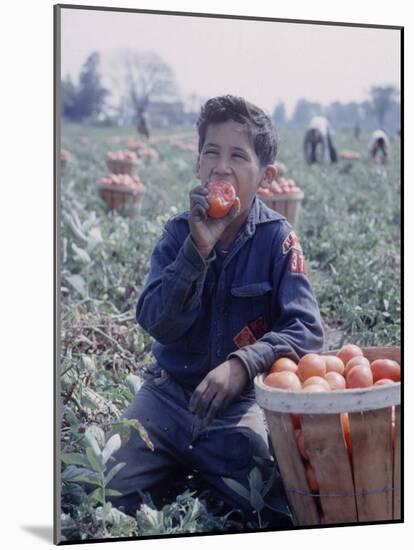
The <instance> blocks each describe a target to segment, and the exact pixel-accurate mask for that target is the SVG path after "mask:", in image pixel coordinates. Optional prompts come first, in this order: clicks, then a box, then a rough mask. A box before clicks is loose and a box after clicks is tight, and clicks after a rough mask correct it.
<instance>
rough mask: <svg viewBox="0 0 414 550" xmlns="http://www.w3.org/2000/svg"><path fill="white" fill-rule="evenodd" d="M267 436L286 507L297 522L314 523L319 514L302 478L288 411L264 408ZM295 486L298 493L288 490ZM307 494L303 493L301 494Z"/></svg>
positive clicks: (303, 477) (302, 466) (302, 473)
mask: <svg viewBox="0 0 414 550" xmlns="http://www.w3.org/2000/svg"><path fill="white" fill-rule="evenodd" d="M265 414H266V421H267V424H268V426H269V432H270V438H271V440H272V445H273V448H274V451H275V454H276V460H277V463H278V466H279V468H280V472H281V474H282V479H283V483H284V485H285V489H286V494H287V497H288V500H289V504H290V508H291V510H292V513H293V515H294V518H295V523H296V524H298V525H316V524H318V523H319V521H320V520H319V514H318V510H317V507H316V503H315V501H314V498H313V497H312V496H311V495H310V489H309V486H308V481H307V478H306V471H305V467H304V464H303V462H302V458H301V456H300V454H299V450H298V447H297V444H296V438H295V432H294V429H293V424H292V418H291V416H290V414H279V413H275V412H273V411H265ZM291 489H297V490H299V492H295V491H292V490H291ZM301 492H303V493H309V496H308V495H307V494H301Z"/></svg>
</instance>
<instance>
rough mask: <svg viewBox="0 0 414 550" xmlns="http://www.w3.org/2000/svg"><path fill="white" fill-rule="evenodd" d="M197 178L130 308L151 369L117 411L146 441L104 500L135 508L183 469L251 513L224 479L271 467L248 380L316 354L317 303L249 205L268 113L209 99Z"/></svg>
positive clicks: (266, 221)
mask: <svg viewBox="0 0 414 550" xmlns="http://www.w3.org/2000/svg"><path fill="white" fill-rule="evenodd" d="M197 126H198V133H199V155H198V161H197V174H198V177H199V179H200V180H201V184H200V185H199V186H197V187H196V188H195V189H193V190H192V191H191V192H190V210H189V212H185V213H183V214H180V215H177V216H175V217H174V218H172V219H171V220H169V221H168V222H167V224H166V227H165V230H164V233H163V235H162V236H161V238H160V240H159V241H158V243H157V245H156V247H155V249H154V252H153V255H152V260H151V269H150V273H149V276H148V279H147V281H146V285H145V288H144V290H143V292H142V294H141V296H140V298H139V301H138V304H137V321H138V323H139V324H140V325H141V326H142V327H143V328H144V329H145V330H147V331H148V332H149V334H151V335H152V336H153V337H154V339H155V344H154V346H153V355H154V356H155V359H156V362H155V364H154V365H152V366H151V367H150V368H149V369H148V371H147V373H146V381H145V383H144V384H143V386H142V387H141V388H140V389H139V390H138V392H137V394H136V395H135V398H134V401H133V402H132V404H131V406H130V407H129V408H128V410H127V411H126V412H125V414H124V416H126V417H127V418H137V419H139V420H140V422H141V423H142V424H143V425H144V427H145V428H146V430H147V431H148V434H149V438H150V439H151V441H152V443H153V444H154V447H155V450H154V451H153V452H152V451H151V450H150V449H148V447H147V446H146V445H145V443H144V442H143V441H142V440H141V439H140V437H139V436H138V434H136V433H134V434H133V435H132V437H131V439H130V440H129V442H128V443H127V445H126V446H125V447H123V448H121V449H120V450H119V451H118V453H117V455H116V461H117V462H126V464H127V465H126V466H125V467H124V468H122V469H121V471H120V472H119V474H118V475H117V476H116V477H115V478H114V479H113V480H112V483H111V485H110V487H111V488H113V489H116V490H118V491H120V492H122V493H123V497H119V498H112V500H113V503H114V505H116V506H120V505H123V506H124V507H125V509H126V510H127V511H130V512H132V513H134V510H135V509H136V508H137V506H138V505H139V496H138V493H137V489H141V490H147V489H150V488H151V487H153V486H154V485H155V484H159V483H161V482H163V481H164V482H165V483H166V484H168V480H169V478H171V476H173V475H174V472H175V471H176V469H177V468H178V467H179V466H180V465H181V466H182V465H184V466H186V467H188V468H189V469H190V468H192V469H196V470H197V471H198V472H199V473H200V474H201V475H202V476H203V478H204V479H205V480H206V481H207V483H209V484H210V485H211V486H212V487H213V488H215V490H216V491H217V493H218V494H219V495H220V496H221V498H222V499H223V500H225V501H226V502H227V503H229V504H230V505H231V506H233V507H238V508H242V509H244V510H246V511H247V512H251V510H252V508H251V506H250V504H249V502H248V501H247V500H246V499H245V498H243V497H241V496H240V495H238V494H237V493H235V492H234V491H233V490H232V489H230V487H229V486H228V485H227V484H226V483H225V482H224V481H223V477H224V478H225V477H227V478H229V477H230V478H233V479H235V480H237V481H238V482H240V483H242V484H244V485H245V486H247V485H248V483H247V478H248V474H249V472H250V470H251V469H252V468H253V466H254V465H255V463H256V462H255V460H254V459H253V457H259V458H260V459H261V460H260V463H261V464H262V466H261V467H262V470H263V477H264V479H267V478H269V476H270V473H271V471H272V469H273V462H272V457H271V454H270V452H269V447H268V441H267V434H266V430H265V426H264V422H263V417H262V415H261V411H260V408H259V407H258V405H257V404H256V403H255V394H254V386H253V378H254V377H255V375H256V374H257V373H260V372H265V371H267V370H268V369H269V368H270V366H271V364H272V363H273V362H274V361H275V360H276V359H277V358H278V357H281V356H288V357H291V358H293V359H296V360H298V358H299V357H300V356H302V355H303V354H305V353H307V352H311V351H314V352H317V351H320V350H321V348H322V342H323V333H322V325H321V320H320V315H319V310H318V306H317V302H316V300H315V297H314V294H313V291H312V289H311V286H310V284H309V281H308V279H307V276H306V270H305V265H304V260H303V255H302V250H301V247H300V244H299V241H298V239H297V237H296V235H295V234H294V232H293V231H292V228H291V226H290V225H289V224H288V223H287V221H286V220H285V218H283V217H282V216H280V215H279V214H277V213H275V212H273V211H272V210H270V209H268V208H267V207H266V206H265V205H264V204H263V203H262V202H261V201H259V200H258V199H257V198H256V191H257V189H258V187H259V186H268V185H270V183H271V182H272V180H273V178H274V175H275V170H276V169H275V167H274V166H273V163H274V161H275V157H276V138H275V132H274V128H273V126H272V123H271V121H270V119H269V117H268V116H267V115H266V114H265V113H264V112H263V111H262V110H261V109H259V108H258V107H256V106H254V105H252V104H251V103H248V102H247V101H245V100H244V99H242V98H238V97H234V96H223V97H216V98H213V99H210V100H209V101H207V103H206V104H205V106H204V107H203V108H202V111H201V114H200V117H199V120H198V123H197ZM223 179H224V180H226V181H227V182H229V183H230V184H231V185H233V186H234V188H235V191H236V195H237V197H238V199H236V203H235V205H234V206H233V208H232V209H231V210H230V212H229V213H228V214H227V215H226V216H225V217H224V218H211V217H209V216H208V214H207V209H208V206H209V205H208V202H207V200H206V196H207V190H206V185H207V183H208V182H209V181H218V180H223Z"/></svg>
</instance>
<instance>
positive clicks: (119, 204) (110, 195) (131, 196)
mask: <svg viewBox="0 0 414 550" xmlns="http://www.w3.org/2000/svg"><path fill="white" fill-rule="evenodd" d="M98 190H99V195H100V196H101V198H102V199H103V200H104V201H105V203H106V206H107V209H108V210H117V211H118V212H119V213H120V214H122V215H124V216H133V215H135V214H137V213H138V212H139V211H140V210H141V205H142V201H143V198H144V194H145V188H144V187H142V188H137V189H134V188H131V187H124V186H122V185H117V186H114V185H103V184H101V183H99V184H98Z"/></svg>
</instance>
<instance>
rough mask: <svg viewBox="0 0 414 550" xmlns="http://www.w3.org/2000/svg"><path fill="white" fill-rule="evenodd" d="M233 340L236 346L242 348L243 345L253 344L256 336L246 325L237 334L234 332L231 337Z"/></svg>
mask: <svg viewBox="0 0 414 550" xmlns="http://www.w3.org/2000/svg"><path fill="white" fill-rule="evenodd" d="M233 342H234V343H235V344H236V346H237V347H238V348H243V347H244V346H250V345H251V344H254V343H255V342H256V338H255V336H254V334H253V332H252V331H251V330H250V328H249V327H247V326H246V327H243V328H242V329H241V331H240V332H239V333H238V334H236V336H235V337H234V338H233Z"/></svg>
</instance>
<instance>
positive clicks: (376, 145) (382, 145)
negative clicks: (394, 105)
mask: <svg viewBox="0 0 414 550" xmlns="http://www.w3.org/2000/svg"><path fill="white" fill-rule="evenodd" d="M368 150H369V156H370V157H371V159H372V160H373V161H374V162H377V163H379V164H385V163H386V162H388V157H389V151H390V140H389V138H388V136H387V134H386V132H385V131H384V130H375V131H374V132H372V134H371V138H370V140H369V144H368Z"/></svg>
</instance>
